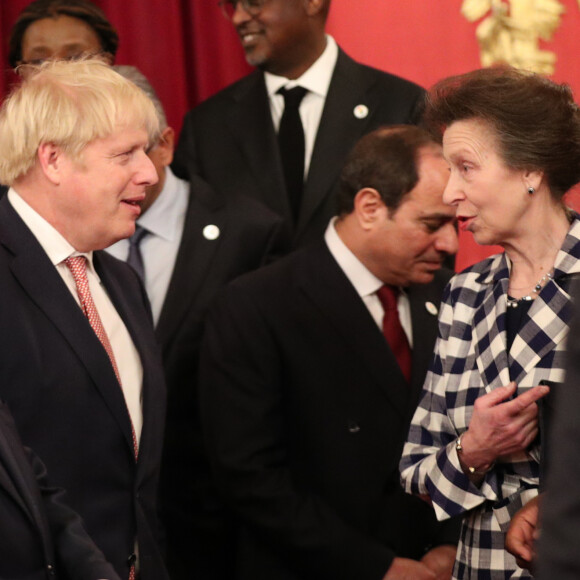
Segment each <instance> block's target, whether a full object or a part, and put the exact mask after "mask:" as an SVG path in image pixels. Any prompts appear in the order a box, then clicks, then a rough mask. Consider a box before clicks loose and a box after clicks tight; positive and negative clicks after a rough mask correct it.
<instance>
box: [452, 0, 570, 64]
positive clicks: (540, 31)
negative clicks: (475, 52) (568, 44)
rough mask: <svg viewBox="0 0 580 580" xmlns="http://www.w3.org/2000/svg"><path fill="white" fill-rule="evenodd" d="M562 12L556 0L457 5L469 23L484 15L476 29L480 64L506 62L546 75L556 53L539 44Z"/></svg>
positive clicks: (475, 0)
mask: <svg viewBox="0 0 580 580" xmlns="http://www.w3.org/2000/svg"><path fill="white" fill-rule="evenodd" d="M579 4H580V0H579ZM565 11H566V9H565V7H564V6H563V5H562V2H559V1H558V0H507V1H506V0H463V4H462V6H461V13H462V14H463V16H464V17H465V18H466V19H467V20H469V21H470V22H475V21H477V20H479V19H481V18H484V17H485V18H484V20H483V21H482V22H481V23H480V24H479V25H478V27H477V30H476V36H477V40H478V42H479V47H480V59H481V64H482V66H490V65H493V64H498V63H507V64H510V65H512V66H515V67H516V68H520V69H524V70H529V71H533V72H537V73H541V74H546V75H550V74H552V73H553V72H554V67H555V64H556V54H555V53H553V52H550V51H548V50H541V49H540V46H539V43H540V40H544V41H549V40H551V39H552V36H553V34H554V32H555V31H556V30H557V29H558V27H559V26H560V23H561V19H562V15H563V14H564V12H565Z"/></svg>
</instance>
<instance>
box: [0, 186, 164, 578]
mask: <svg viewBox="0 0 580 580" xmlns="http://www.w3.org/2000/svg"><path fill="white" fill-rule="evenodd" d="M94 265H95V269H96V271H97V272H98V274H99V276H100V278H101V282H102V284H103V285H104V287H105V288H106V290H107V292H108V294H109V296H110V298H111V300H112V302H113V304H114V306H115V308H116V309H117V311H118V313H119V314H120V316H121V318H122V319H123V321H124V323H125V325H126V326H127V329H128V331H129V333H130V335H131V337H132V339H133V341H134V343H135V346H136V348H137V350H138V352H139V355H140V357H141V362H142V365H143V377H144V378H143V392H142V405H143V430H142V435H141V441H140V452H139V461H138V463H137V464H135V458H134V454H133V444H132V436H131V422H130V418H129V414H128V411H127V407H126V404H125V400H124V397H123V394H122V391H121V389H120V387H119V384H118V382H117V379H116V377H115V374H114V371H113V368H112V366H111V364H110V361H109V359H108V356H107V354H106V352H105V350H104V348H103V347H102V345H101V343H100V342H99V339H98V338H97V336H96V335H95V333H94V331H93V330H92V328H91V326H90V324H89V322H88V320H87V318H86V317H85V316H84V314H83V313H82V311H81V309H80V308H79V306H78V304H77V303H76V301H75V299H74V297H73V296H72V294H71V292H70V291H69V290H68V288H67V287H66V285H65V283H64V281H63V280H62V278H61V276H60V275H59V273H58V272H57V271H56V268H55V267H54V266H53V265H52V263H51V262H50V260H49V259H48V256H47V255H46V253H45V252H44V250H43V248H42V247H41V245H40V244H39V243H38V241H37V239H36V238H35V237H34V235H33V234H32V232H31V231H30V230H29V229H28V227H27V226H26V225H25V223H24V222H23V221H22V220H21V218H20V217H19V216H18V214H17V213H16V212H15V211H14V209H13V208H12V206H11V205H10V203H9V201H8V198H7V197H4V198H3V199H2V200H0V296H2V300H1V301H0V327H1V328H2V333H1V334H0V345H1V346H0V352H1V353H2V355H1V358H0V360H1V364H0V397H1V398H2V399H4V400H5V401H6V402H7V403H8V404H9V406H10V408H11V411H12V414H13V416H14V419H15V422H16V424H17V426H18V430H19V432H20V434H21V437H22V440H23V441H24V443H25V444H26V445H28V446H30V447H31V448H33V449H34V451H35V452H36V453H37V454H38V456H39V457H40V458H41V459H42V461H43V462H44V463H45V465H46V467H47V469H48V472H49V474H50V477H51V482H52V483H53V484H55V485H57V486H59V487H63V488H65V489H66V490H67V492H68V494H69V495H68V501H69V504H70V505H71V507H73V508H74V509H75V510H76V511H77V512H78V513H79V514H80V515H81V516H82V518H83V520H84V522H85V525H86V528H87V530H88V532H89V534H90V535H91V537H92V538H93V539H94V540H95V543H96V544H97V545H98V547H99V548H100V549H101V550H102V551H103V553H104V554H105V557H106V558H107V560H109V561H110V562H111V563H112V564H113V565H114V567H115V569H116V571H117V573H118V574H119V576H120V577H121V578H125V577H127V574H128V571H129V563H128V558H129V557H130V555H131V554H132V553H133V551H134V541H135V538H137V539H138V543H139V547H140V563H141V578H142V580H162V579H164V578H166V572H165V570H164V566H163V563H162V559H161V554H160V551H159V548H158V525H157V514H156V511H157V504H156V495H157V485H158V473H159V466H160V462H161V447H162V436H163V428H164V413H165V385H164V378H163V371H162V367H161V362H160V358H159V356H158V353H157V347H156V342H155V337H154V334H153V329H152V325H151V320H150V314H149V311H148V306H147V299H146V297H145V294H144V290H143V288H142V286H141V284H140V282H139V280H138V278H137V275H136V274H135V273H134V272H133V271H132V270H131V268H129V267H128V266H127V265H126V264H124V263H122V262H120V261H118V260H116V259H115V258H113V257H111V256H109V255H107V254H105V253H104V252H95V254H94Z"/></svg>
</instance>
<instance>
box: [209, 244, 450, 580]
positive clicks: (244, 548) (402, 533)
mask: <svg viewBox="0 0 580 580" xmlns="http://www.w3.org/2000/svg"><path fill="white" fill-rule="evenodd" d="M450 274H451V273H450V272H448V273H443V272H440V273H438V274H437V276H436V280H435V281H434V282H433V283H432V284H430V285H428V286H416V287H413V288H411V289H410V290H409V298H410V304H411V314H412V321H413V322H412V324H413V337H414V349H413V374H412V383H411V385H410V386H409V385H407V384H406V383H405V381H404V378H403V376H402V373H401V371H400V368H399V367H398V365H397V363H396V360H395V358H394V355H393V354H392V352H391V351H390V349H389V347H388V346H387V343H386V341H385V340H384V337H383V335H382V333H381V331H380V329H379V328H378V327H377V325H376V323H375V322H374V320H373V319H372V317H371V316H370V314H369V312H368V310H367V308H366V306H365V305H364V303H363V302H362V300H361V299H360V297H359V296H358V294H357V293H356V291H355V289H354V288H353V286H352V285H351V284H350V282H349V281H348V279H347V278H346V276H345V274H344V273H343V271H342V270H341V269H340V267H339V266H338V264H337V263H336V261H335V260H334V258H332V256H331V254H330V252H329V251H328V249H327V246H326V244H325V243H323V242H320V243H318V244H317V245H314V246H311V247H308V248H304V249H303V250H301V251H299V252H297V253H294V254H292V255H290V256H288V257H286V258H284V259H283V260H280V261H278V262H276V263H275V264H272V265H271V266H269V267H267V268H263V269H261V270H259V271H257V272H255V273H253V274H250V275H247V276H244V277H241V278H239V279H238V280H236V281H234V282H233V283H232V284H230V285H229V286H228V287H227V290H226V291H225V292H224V293H223V295H222V296H221V297H220V300H219V301H218V302H217V303H216V306H215V307H214V308H213V309H212V310H211V311H210V314H209V316H208V321H207V327H206V338H205V341H204V348H203V350H202V358H201V369H200V371H201V374H200V394H201V399H200V401H201V403H200V404H201V412H202V425H203V428H204V434H205V436H206V441H207V445H208V453H209V456H210V459H211V463H212V468H213V470H214V473H215V477H216V482H217V485H218V487H219V489H220V491H221V493H222V494H223V496H224V497H225V498H226V499H227V501H228V502H230V503H231V505H232V507H233V508H234V509H235V510H236V512H237V514H238V515H239V518H240V520H241V522H242V526H241V530H240V535H239V541H240V544H239V550H238V561H237V570H236V575H235V578H236V579H243V580H246V579H248V580H249V579H250V578H252V579H254V580H255V579H263V580H266V579H268V580H299V579H300V580H304V579H307V578H313V579H314V578H316V579H318V580H320V579H329V580H330V579H333V580H352V579H353V578H356V579H357V580H367V579H368V580H380V579H381V578H382V577H383V576H384V574H385V573H386V571H387V569H388V567H389V566H390V563H391V561H392V559H393V557H394V556H395V555H397V556H401V557H409V558H420V557H421V556H422V555H423V553H424V551H425V550H426V549H427V547H428V546H430V545H434V544H436V543H444V542H447V541H450V542H453V543H454V542H455V541H456V539H457V533H456V524H455V523H454V522H453V523H452V524H451V527H452V528H453V530H448V531H449V534H448V533H447V530H446V526H443V527H442V526H440V525H439V524H437V523H436V522H435V518H434V514H433V512H432V510H431V508H430V507H429V506H428V505H427V504H426V503H424V502H422V501H421V500H419V499H417V498H415V497H412V496H409V495H406V494H405V493H403V491H402V490H401V488H400V485H399V471H398V462H399V457H400V454H401V450H402V445H403V442H404V441H405V438H406V435H407V429H408V425H409V422H410V418H411V415H412V413H413V410H414V408H415V406H416V404H417V401H418V397H419V393H420V391H421V386H422V383H423V379H424V377H425V373H426V370H427V366H428V363H429V360H430V358H431V357H432V354H433V346H434V342H435V338H436V334H437V317H436V315H434V314H431V313H430V311H429V310H428V309H427V307H426V304H427V303H428V302H432V303H433V304H434V305H438V304H439V301H440V296H441V293H442V290H443V287H444V284H445V282H446V281H447V279H448V278H449V277H450ZM429 308H430V309H431V310H432V307H429Z"/></svg>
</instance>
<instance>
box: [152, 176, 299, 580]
mask: <svg viewBox="0 0 580 580" xmlns="http://www.w3.org/2000/svg"><path fill="white" fill-rule="evenodd" d="M207 225H214V226H217V227H218V228H219V232H220V235H219V236H218V237H217V238H216V239H214V240H210V239H207V238H206V237H204V235H203V230H204V228H205V226H207ZM287 244H288V241H287V239H286V238H285V237H284V235H283V227H282V219H281V218H280V217H279V216H277V215H276V214H274V213H273V212H271V211H270V210H268V209H267V208H266V207H264V206H263V205H261V204H260V203H258V202H257V201H255V200H253V199H250V198H245V197H243V196H239V195H234V196H229V197H227V198H225V197H224V196H222V195H220V194H218V193H216V192H214V191H212V190H211V188H210V187H209V186H208V185H207V184H206V183H205V182H204V181H203V180H201V179H200V178H198V177H196V176H192V179H191V183H190V200H189V205H188V208H187V214H186V218H185V225H184V229H183V236H182V239H181V244H180V247H179V251H178V254H177V259H176V263H175V267H174V271H173V274H172V277H171V281H170V284H169V287H168V291H167V295H166V297H165V301H164V303H163V307H162V310H161V314H160V317H159V320H158V323H157V327H156V334H157V338H158V340H159V343H160V344H161V349H162V354H163V364H164V367H165V374H166V378H167V386H168V409H167V425H166V434H165V445H164V459H163V469H162V485H161V505H162V509H163V519H164V523H165V527H166V532H167V549H168V565H169V568H170V572H171V574H172V577H173V578H175V579H177V578H187V579H188V580H189V578H192V577H195V578H196V580H202V579H204V578H208V579H209V578H211V579H215V578H228V579H229V578H231V573H230V568H231V560H232V558H231V556H230V554H231V553H232V552H233V550H234V548H233V546H232V535H231V522H230V518H229V517H228V514H227V513H226V512H225V511H224V508H223V506H222V505H221V502H219V501H218V500H217V499H216V496H215V493H214V487H213V485H212V484H211V479H210V474H209V467H208V463H207V459H206V455H205V452H204V449H203V443H202V439H201V428H200V426H199V416H198V415H199V413H198V403H197V391H198V389H197V375H198V359H199V349H200V343H201V336H202V333H203V327H204V321H205V315H206V312H207V309H208V307H209V304H210V303H211V302H212V300H213V299H214V297H215V295H216V293H217V292H218V290H220V289H221V288H222V286H224V285H225V284H226V283H227V282H229V281H230V280H232V279H233V278H235V277H236V276H238V275H240V274H242V273H245V272H249V271H250V270H254V269H256V268H258V267H260V266H262V265H264V264H265V263H266V262H267V261H269V260H271V259H272V258H273V257H275V256H276V255H278V254H281V253H283V252H284V251H286V246H287Z"/></svg>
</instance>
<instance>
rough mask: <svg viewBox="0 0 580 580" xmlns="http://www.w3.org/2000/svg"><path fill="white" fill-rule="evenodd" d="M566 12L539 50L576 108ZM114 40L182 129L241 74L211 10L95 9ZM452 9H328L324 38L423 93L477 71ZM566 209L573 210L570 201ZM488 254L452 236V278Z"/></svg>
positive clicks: (577, 76)
mask: <svg viewBox="0 0 580 580" xmlns="http://www.w3.org/2000/svg"><path fill="white" fill-rule="evenodd" d="M29 1H30V0H0V61H1V62H2V68H3V72H4V74H3V75H0V97H2V96H4V95H5V94H6V93H7V91H8V90H9V86H10V84H11V83H13V82H14V76H13V75H12V74H11V73H10V71H9V67H8V59H7V41H8V33H9V30H10V28H11V26H12V24H13V22H14V20H15V19H16V17H17V15H18V14H19V12H20V11H21V10H22V8H23V7H24V6H26V5H27V4H28V3H29ZM561 3H562V5H563V6H564V7H565V10H566V12H565V14H564V15H563V17H562V23H561V26H560V27H559V29H558V30H557V32H556V33H555V35H554V38H553V40H552V41H551V42H549V43H544V44H543V45H542V48H544V49H547V50H550V51H552V52H555V53H556V55H557V59H558V60H557V63H556V70H555V73H554V75H553V78H554V79H555V80H557V81H560V82H567V83H569V84H570V85H571V86H572V88H573V89H574V90H575V93H576V94H577V95H579V97H577V100H579V99H580V67H578V65H577V54H578V52H577V51H578V49H579V47H580V39H579V37H578V34H577V31H578V30H580V6H579V3H578V0H561ZM95 4H97V5H99V6H100V7H101V8H102V9H103V10H104V11H105V13H106V14H107V16H108V17H109V19H110V20H111V22H112V23H113V25H114V26H115V27H116V28H117V30H118V32H119V36H120V39H121V42H120V48H119V53H118V56H117V63H118V64H132V65H135V66H137V67H138V68H139V69H141V70H142V72H143V73H144V74H145V75H146V76H147V77H148V78H149V79H150V80H151V82H152V84H153V85H154V87H155V89H156V90H157V92H158V93H159V96H160V98H161V100H162V101H163V103H164V105H165V108H166V109H167V114H168V119H169V122H170V123H171V125H172V126H173V127H175V128H176V130H178V131H179V129H180V128H181V122H182V118H183V115H184V113H185V112H186V111H187V110H188V109H189V108H191V107H193V106H194V105H196V104H197V103H199V102H200V101H202V100H203V99H205V98H207V97H209V96H210V95H212V94H214V93H215V92H216V91H218V90H220V89H221V88H223V87H224V86H226V85H228V84H229V83H231V82H233V81H234V80H236V79H238V78H240V77H241V76H243V75H245V74H246V73H247V72H248V71H249V70H250V69H249V67H248V66H247V65H246V63H245V61H244V57H243V53H242V50H241V48H240V45H239V42H238V39H237V37H236V35H235V32H234V30H233V28H232V26H231V25H230V24H229V23H228V22H227V21H226V20H225V19H224V18H223V16H222V15H221V13H220V10H219V8H218V6H217V0H123V1H120V0H95ZM461 4H462V1H461V0H437V1H435V2H434V1H433V0H407V1H405V2H401V1H400V0H333V2H332V8H331V12H330V18H329V25H328V30H329V32H330V33H331V34H332V35H333V36H334V37H335V38H336V40H337V41H338V43H339V44H340V45H341V46H342V47H343V48H344V49H345V50H346V51H347V52H348V53H349V54H350V55H351V56H353V57H354V58H356V59H357V60H360V61H361V62H365V63H367V64H370V65H372V66H376V67H378V68H382V69H384V70H389V71H391V72H394V73H396V74H399V75H401V76H403V77H406V78H408V79H411V80H413V81H415V82H417V83H419V84H421V85H423V86H425V87H429V86H430V85H431V84H433V83H434V82H435V81H437V80H438V79H439V78H441V77H444V76H447V75H450V74H456V73H461V72H465V71H468V70H471V69H474V68H477V67H479V66H480V61H479V47H478V44H477V40H476V37H475V30H476V27H477V24H478V23H471V22H468V21H467V20H466V19H465V18H464V17H463V16H462V15H461V13H460V8H461ZM573 197H574V199H573V200H572V204H573V205H576V206H580V204H578V203H576V200H575V198H576V197H577V196H573ZM495 250H496V248H489V247H480V246H477V245H476V244H475V243H474V242H473V240H472V238H471V234H465V235H463V234H462V235H461V249H460V252H459V255H458V259H457V266H458V268H462V267H464V266H466V265H468V264H470V263H473V262H474V261H477V260H479V259H481V258H482V257H485V256H487V255H489V253H490V252H491V251H495Z"/></svg>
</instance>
